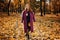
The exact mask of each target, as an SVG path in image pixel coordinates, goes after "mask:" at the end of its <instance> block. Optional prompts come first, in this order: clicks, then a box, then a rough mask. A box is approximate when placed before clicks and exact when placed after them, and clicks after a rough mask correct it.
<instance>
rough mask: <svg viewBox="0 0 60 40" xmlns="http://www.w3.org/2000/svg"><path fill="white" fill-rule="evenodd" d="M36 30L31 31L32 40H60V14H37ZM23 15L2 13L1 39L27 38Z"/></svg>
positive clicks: (22, 39)
mask: <svg viewBox="0 0 60 40" xmlns="http://www.w3.org/2000/svg"><path fill="white" fill-rule="evenodd" d="M35 19H36V22H34V32H33V33H31V32H29V36H30V40H60V14H59V16H56V15H53V14H46V16H39V15H35ZM26 39H27V38H26V36H25V33H24V25H23V23H21V15H20V14H16V13H15V14H13V15H11V16H7V15H6V14H2V15H0V40H26Z"/></svg>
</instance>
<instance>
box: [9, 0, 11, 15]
mask: <svg viewBox="0 0 60 40" xmlns="http://www.w3.org/2000/svg"><path fill="white" fill-rule="evenodd" d="M10 3H11V0H9V3H8V16H9V15H10V14H9V6H10Z"/></svg>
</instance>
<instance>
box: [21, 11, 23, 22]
mask: <svg viewBox="0 0 60 40" xmlns="http://www.w3.org/2000/svg"><path fill="white" fill-rule="evenodd" d="M21 16H22V20H21V22H22V23H23V20H24V11H22V15H21Z"/></svg>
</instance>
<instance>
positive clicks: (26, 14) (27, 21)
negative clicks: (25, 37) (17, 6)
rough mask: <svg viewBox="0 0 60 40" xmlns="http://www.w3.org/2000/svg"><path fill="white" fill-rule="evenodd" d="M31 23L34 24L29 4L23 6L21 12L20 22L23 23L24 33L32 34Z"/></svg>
mask: <svg viewBox="0 0 60 40" xmlns="http://www.w3.org/2000/svg"><path fill="white" fill-rule="evenodd" d="M33 21H34V22H35V18H34V13H33V11H32V9H31V6H30V5H29V4H26V5H25V10H24V11H23V12H22V22H23V23H24V32H25V33H27V32H29V31H31V32H33Z"/></svg>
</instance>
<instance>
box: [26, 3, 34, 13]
mask: <svg viewBox="0 0 60 40" xmlns="http://www.w3.org/2000/svg"><path fill="white" fill-rule="evenodd" d="M25 10H28V11H30V12H32V11H33V10H32V8H31V5H30V4H29V3H26V5H25Z"/></svg>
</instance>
